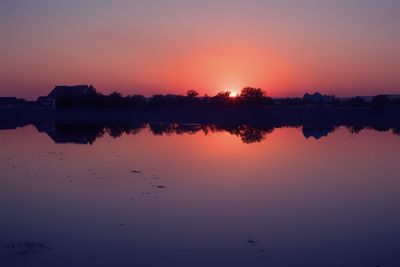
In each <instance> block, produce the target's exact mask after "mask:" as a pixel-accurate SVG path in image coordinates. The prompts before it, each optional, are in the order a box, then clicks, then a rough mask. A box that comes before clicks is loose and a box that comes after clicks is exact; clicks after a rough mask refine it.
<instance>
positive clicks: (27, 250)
mask: <svg viewBox="0 0 400 267" xmlns="http://www.w3.org/2000/svg"><path fill="white" fill-rule="evenodd" d="M3 248H4V249H8V250H12V254H14V255H17V256H28V255H33V254H37V253H38V252H39V251H41V250H52V249H53V248H51V247H48V246H46V245H43V244H42V243H40V242H29V241H25V242H19V243H8V244H6V245H5V246H3Z"/></svg>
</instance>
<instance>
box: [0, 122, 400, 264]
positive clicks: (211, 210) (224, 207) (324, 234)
mask: <svg viewBox="0 0 400 267" xmlns="http://www.w3.org/2000/svg"><path fill="white" fill-rule="evenodd" d="M205 132H207V131H192V132H191V134H188V133H182V134H180V135H176V134H165V133H164V134H160V135H154V134H153V133H152V132H151V131H150V130H149V129H148V128H144V129H142V130H141V131H139V132H137V133H136V134H135V135H133V134H129V135H128V134H122V135H121V136H120V137H119V138H113V137H111V136H110V135H107V134H105V135H104V136H102V137H98V138H97V139H96V141H95V142H93V143H92V145H82V144H73V143H68V142H66V141H65V139H62V138H61V140H59V142H61V143H55V142H54V141H53V140H52V139H51V138H49V136H47V135H46V134H45V133H39V132H38V131H37V130H36V129H35V128H34V127H33V126H27V127H24V128H19V129H16V130H4V131H0V147H1V152H0V176H1V178H0V216H1V220H0V243H1V245H2V246H1V248H0V263H1V264H0V265H1V266H6V267H8V266H68V267H69V266H285V267H286V266H296V267H297V266H341V267H342V266H360V267H361V266H371V267H372V266H377V265H380V266H400V231H399V229H400V214H399V210H400V175H399V172H400V167H399V164H398V163H399V158H400V137H399V136H396V135H393V134H392V133H391V132H378V131H374V130H363V131H361V132H360V133H359V134H357V135H355V134H351V133H350V132H349V131H348V130H347V129H345V128H339V129H337V130H336V131H335V132H333V133H331V134H329V135H328V136H326V137H323V136H324V135H326V134H320V135H318V137H322V138H320V139H318V140H317V139H315V138H312V137H311V138H307V139H306V138H305V135H306V134H303V132H302V131H301V129H300V128H281V129H275V130H273V131H267V133H268V134H265V136H263V138H261V139H263V140H262V141H261V139H260V140H258V139H259V138H258V139H257V138H256V140H257V141H261V142H254V143H251V142H244V141H246V139H244V140H243V138H240V136H238V134H237V133H236V134H233V133H232V132H226V131H213V132H209V133H208V134H205ZM254 134H255V135H256V134H257V133H254ZM307 137H310V136H308V135H307ZM63 140H64V142H62V141H63ZM26 242H28V243H26ZM29 242H31V243H29Z"/></svg>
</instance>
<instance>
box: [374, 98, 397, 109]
mask: <svg viewBox="0 0 400 267" xmlns="http://www.w3.org/2000/svg"><path fill="white" fill-rule="evenodd" d="M371 106H372V107H373V108H376V109H381V108H390V107H391V106H392V101H390V98H389V97H387V96H385V95H377V96H374V97H373V98H372V102H371Z"/></svg>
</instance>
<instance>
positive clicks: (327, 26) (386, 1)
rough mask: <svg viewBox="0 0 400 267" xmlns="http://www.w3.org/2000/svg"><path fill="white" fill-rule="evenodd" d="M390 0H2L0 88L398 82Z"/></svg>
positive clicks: (337, 90)
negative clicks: (88, 85)
mask: <svg viewBox="0 0 400 267" xmlns="http://www.w3.org/2000/svg"><path fill="white" fill-rule="evenodd" d="M399 14H400V1H399V0H379V1H378V0H374V1H373V0H335V1H327V0H259V1H254V0H247V1H245V0H241V1H235V0H201V1H195V0H143V1H137V0H130V1H129V0H114V1H105V0H58V1H55V0H2V1H0V95H1V96H8V95H15V96H18V97H26V98H35V97H36V96H38V95H44V94H47V92H48V91H49V90H50V89H51V88H53V87H54V85H61V84H66V85H70V84H71V85H72V84H93V85H94V86H95V87H96V88H97V89H98V90H99V91H101V92H104V93H108V92H111V91H114V90H118V91H120V92H122V93H123V94H137V93H141V94H145V95H151V94H154V93H167V92H170V93H184V92H185V91H186V90H188V89H195V90H198V91H199V92H200V93H201V94H209V95H212V94H215V93H217V92H218V91H222V90H231V91H238V90H240V88H241V87H244V86H255V87H261V88H263V89H264V90H266V91H267V93H268V94H269V95H271V96H300V95H303V93H304V92H305V91H311V92H312V91H317V90H318V91H321V92H323V93H329V94H336V95H338V96H352V95H358V94H362V95H371V94H378V93H400V15H399Z"/></svg>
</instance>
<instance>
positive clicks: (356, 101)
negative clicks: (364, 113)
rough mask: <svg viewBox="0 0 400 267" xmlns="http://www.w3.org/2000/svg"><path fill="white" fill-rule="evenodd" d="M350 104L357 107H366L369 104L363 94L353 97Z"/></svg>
mask: <svg viewBox="0 0 400 267" xmlns="http://www.w3.org/2000/svg"><path fill="white" fill-rule="evenodd" d="M350 106H352V107H357V108H359V107H365V106H367V102H366V101H365V99H364V98H362V97H361V96H356V97H353V98H352V99H350Z"/></svg>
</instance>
